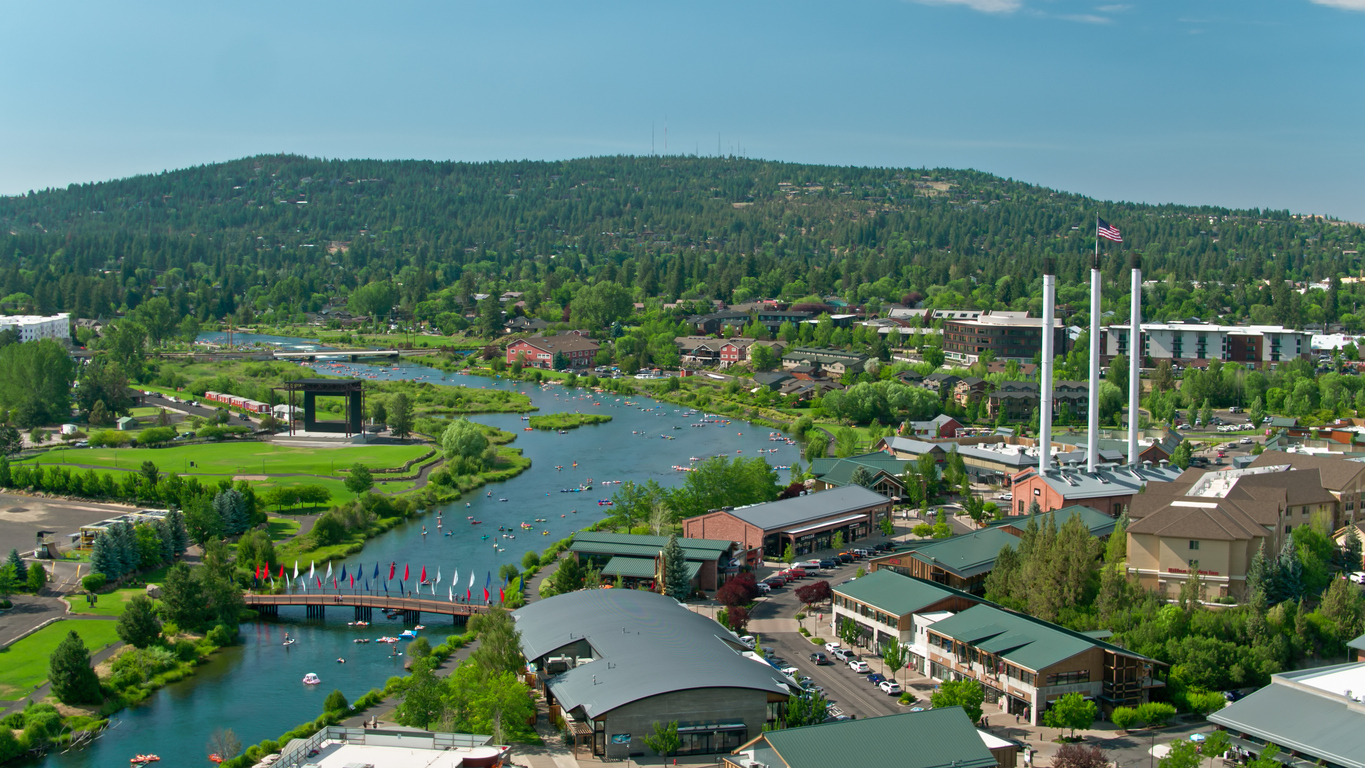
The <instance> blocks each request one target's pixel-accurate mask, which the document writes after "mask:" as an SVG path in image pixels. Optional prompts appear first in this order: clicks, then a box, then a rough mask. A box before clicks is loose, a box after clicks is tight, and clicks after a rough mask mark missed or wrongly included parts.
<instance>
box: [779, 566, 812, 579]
mask: <svg viewBox="0 0 1365 768" xmlns="http://www.w3.org/2000/svg"><path fill="white" fill-rule="evenodd" d="M783 573H786V574H787V575H788V576H791V577H792V578H793V579H804V578H806V571H805V569H804V568H788V569H787V570H785V571H783Z"/></svg>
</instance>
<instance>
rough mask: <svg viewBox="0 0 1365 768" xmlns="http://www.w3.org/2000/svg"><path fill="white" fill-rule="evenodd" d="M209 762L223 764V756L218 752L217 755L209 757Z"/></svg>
mask: <svg viewBox="0 0 1365 768" xmlns="http://www.w3.org/2000/svg"><path fill="white" fill-rule="evenodd" d="M209 762H210V763H221V762H223V756H222V755H220V754H218V753H217V752H215V753H213V754H211V755H209Z"/></svg>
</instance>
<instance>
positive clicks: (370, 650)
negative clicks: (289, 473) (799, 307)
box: [42, 337, 798, 768]
mask: <svg viewBox="0 0 1365 768" xmlns="http://www.w3.org/2000/svg"><path fill="white" fill-rule="evenodd" d="M201 338H202V337H201ZM261 340H262V341H270V342H279V343H284V344H288V345H294V344H299V343H306V342H305V341H304V340H300V339H286V338H283V337H264V338H262V339H261ZM317 370H320V371H324V372H327V373H334V372H336V369H332V368H329V367H325V366H324V365H323V364H318V366H317ZM346 371H359V372H362V373H364V374H367V375H373V376H376V377H378V378H381V379H418V380H423V381H431V382H433V383H438V384H440V383H449V384H458V385H464V386H467V387H471V388H479V387H496V388H500V389H515V390H517V391H520V392H524V393H526V394H527V395H529V396H530V397H531V401H532V403H534V404H535V405H536V406H537V407H539V409H540V410H539V411H537V413H557V412H563V411H582V412H584V413H606V414H610V415H611V416H612V417H613V420H612V421H611V422H608V423H606V424H599V425H590V426H585V427H580V428H578V429H573V430H568V431H567V432H566V433H565V434H562V435H561V434H558V433H555V432H545V431H539V430H536V431H532V432H526V431H523V427H524V426H525V422H523V421H522V420H521V416H520V415H519V414H493V415H483V416H475V417H473V418H474V419H475V420H477V421H480V422H483V423H485V424H490V425H492V426H495V427H498V428H500V429H505V430H508V431H511V432H515V433H516V435H517V439H516V441H515V442H514V443H513V444H512V445H513V446H514V447H517V448H520V449H521V450H522V452H523V454H524V455H525V456H527V457H529V458H530V459H531V460H532V465H531V469H529V470H528V471H526V472H524V473H522V474H521V475H519V476H518V477H515V478H513V479H511V480H509V481H507V482H505V483H498V484H492V485H489V486H486V487H485V488H484V489H483V490H482V491H479V492H476V493H475V494H472V495H470V496H467V497H465V498H464V499H461V500H460V501H459V502H456V503H454V504H451V505H448V506H446V507H443V508H441V509H438V510H431V511H429V512H427V513H426V514H424V515H423V516H421V517H417V518H414V519H413V520H412V521H411V522H409V523H405V524H404V525H401V526H399V527H398V528H395V529H394V530H392V531H389V532H388V533H386V534H384V535H382V536H380V537H378V538H375V539H372V540H371V541H369V542H367V543H366V545H365V549H364V551H363V552H361V553H360V554H359V555H356V556H354V557H352V558H350V560H349V561H348V563H349V564H350V565H351V567H352V568H354V567H355V565H356V564H360V563H363V564H364V565H365V570H366V572H372V571H373V567H374V564H375V562H376V561H377V562H382V563H389V562H397V563H398V566H399V570H400V571H401V569H402V567H403V565H404V564H411V566H412V569H413V574H414V577H415V575H416V573H417V572H418V571H420V569H421V567H422V566H423V565H425V566H426V568H427V571H428V574H429V575H434V574H435V572H436V570H437V569H438V568H439V569H440V571H441V576H442V579H443V581H442V582H441V587H440V591H441V593H442V594H444V593H445V592H446V586H447V585H448V584H449V583H450V580H451V577H452V576H454V575H455V572H456V571H458V573H459V578H460V583H461V585H462V586H464V587H466V588H467V587H468V586H469V577H470V574H474V576H475V585H474V588H473V589H474V591H475V593H476V594H479V593H481V592H482V589H483V584H484V581H485V579H486V578H487V577H488V575H489V574H491V575H492V579H493V580H494V585H493V591H494V593H496V590H497V581H496V580H497V570H498V567H499V566H500V565H501V564H503V563H509V562H510V563H516V564H518V565H519V564H520V562H521V558H522V556H523V554H525V553H526V552H527V551H528V550H536V551H537V552H539V551H541V550H543V549H544V548H545V547H546V546H548V545H549V544H551V543H553V542H556V541H558V540H559V539H561V538H563V537H565V536H567V535H569V534H570V533H572V532H573V531H576V530H578V529H580V528H583V527H584V526H586V525H589V524H591V523H593V522H595V521H597V520H600V519H601V518H602V517H604V516H605V515H604V512H606V511H609V509H610V508H608V507H599V506H598V505H597V500H598V499H608V498H610V497H611V494H612V493H613V492H614V491H615V488H616V486H615V485H607V486H604V485H602V483H603V481H608V480H634V481H636V482H643V481H646V480H650V479H654V480H657V481H659V482H660V483H661V484H664V485H676V484H678V483H680V482H681V481H682V478H683V473H681V472H677V471H674V470H673V469H672V466H673V465H684V466H685V465H687V464H688V463H689V459H690V458H691V457H700V458H705V457H709V456H715V455H719V454H726V455H729V456H742V457H753V456H756V455H762V456H764V457H765V458H767V460H768V461H769V463H771V464H774V465H789V464H791V463H792V462H793V461H796V460H797V459H798V449H797V448H796V447H795V446H790V445H787V444H786V443H784V442H772V441H769V439H768V434H769V432H770V430H769V429H768V428H765V427H756V426H753V425H749V424H746V423H743V422H734V423H731V424H730V425H728V426H721V425H718V424H708V425H705V426H703V427H692V426H689V425H690V424H693V423H696V421H697V419H698V417H695V416H693V417H688V418H685V417H684V416H683V413H684V411H685V410H686V409H684V408H682V407H681V406H675V405H673V404H671V403H663V402H658V401H655V400H653V399H651V398H648V397H632V398H624V397H617V396H616V395H609V394H607V393H603V394H601V395H595V394H592V393H588V392H586V391H585V390H570V389H566V388H564V387H561V386H558V385H554V386H546V387H537V386H535V385H534V384H532V383H529V382H513V381H508V380H505V379H492V380H490V379H487V378H482V377H476V376H462V375H458V374H447V373H444V372H442V371H439V370H436V369H433V368H430V367H427V366H423V365H420V364H416V363H411V362H402V363H399V364H397V365H388V366H383V367H380V366H366V365H357V366H353V367H348V368H347V369H345V370H343V371H341V375H345V373H346ZM627 400H629V401H630V402H631V403H634V404H635V405H633V406H632V405H627V404H626V401H627ZM674 426H680V427H682V428H681V429H673V427H674ZM661 435H668V436H670V437H672V438H675V439H671V440H670V439H664V438H663V437H661ZM773 448H776V449H777V450H776V452H774V453H764V454H759V453H758V451H760V450H764V451H766V450H769V449H773ZM575 461H576V462H578V467H577V468H574V467H573V466H572V465H573V463H574V462H575ZM559 465H562V466H563V467H564V469H563V470H556V469H555V467H556V466H559ZM778 474H779V476H780V477H781V478H782V479H784V480H785V479H786V474H787V473H786V472H785V471H779V473H778ZM589 478H591V479H592V480H593V481H594V483H596V485H595V486H594V488H593V490H592V491H589V492H583V493H561V492H560V489H562V488H566V487H573V486H577V485H578V484H579V483H582V482H584V481H586V480H588V479H589ZM489 492H491V494H492V495H491V496H489V495H488V494H489ZM500 499H507V500H506V501H500ZM466 503H467V504H469V505H470V506H469V507H468V508H466V506H465V505H466ZM438 514H440V515H441V517H442V523H443V529H442V530H441V531H439V532H438V530H437V528H436V523H437V515H438ZM471 515H472V516H473V517H474V519H477V520H481V521H482V524H481V525H478V526H471V525H468V524H467V522H466V518H467V517H468V516H471ZM536 518H543V519H545V520H546V521H547V522H546V523H544V524H536V530H534V531H521V530H520V529H519V528H517V525H518V524H519V523H521V522H523V521H525V522H532V521H534V520H535V519H536ZM500 525H502V526H506V527H508V528H511V529H514V530H516V533H515V534H514V535H515V537H516V538H515V539H498V538H497V537H498V531H497V528H498V526H500ZM423 526H425V528H426V530H427V535H426V536H423V535H422V530H423ZM542 530H544V531H547V532H548V533H547V534H545V535H542V534H541V531H542ZM446 531H450V532H451V533H452V535H451V536H445V535H444V533H445V532H446ZM485 535H487V536H488V537H489V538H488V539H486V540H485V539H483V538H481V537H482V536H485ZM495 540H497V541H499V542H500V543H501V546H502V548H503V551H501V552H498V551H495V549H494V541H495ZM291 565H292V564H291ZM303 568H304V569H306V568H307V563H304V564H303ZM479 596H480V597H481V594H479ZM352 618H353V617H352V615H351V613H350V612H349V611H347V610H334V611H332V612H330V613H329V614H328V615H327V618H326V619H325V620H318V619H305V618H304V617H303V609H302V608H297V609H287V608H286V609H281V611H280V618H279V619H278V620H272V621H268V622H266V621H263V622H257V623H250V624H243V625H242V639H243V641H244V642H243V643H242V644H241V645H238V646H235V647H232V648H228V649H225V650H223V651H221V652H220V653H219V654H218V655H217V656H215V657H214V659H213V660H212V661H210V662H209V663H208V664H206V665H205V666H203V667H200V669H199V671H198V674H196V675H195V676H194V677H191V678H189V679H187V680H185V681H182V682H180V683H176V684H173V685H170V686H167V687H166V688H163V689H161V690H160V691H157V692H156V693H154V694H153V695H152V696H150V697H149V698H148V699H147V700H146V701H145V702H143V703H142V704H140V705H138V706H135V707H132V708H130V709H127V710H124V711H123V712H120V713H118V714H117V715H115V716H114V718H113V723H112V727H111V728H110V729H109V730H107V731H105V732H104V733H103V734H102V735H101V737H100V738H99V739H98V740H97V741H96V742H95V743H94V744H92V745H90V746H87V747H84V748H81V749H75V750H72V751H70V752H68V753H67V754H63V755H56V754H54V755H50V756H49V757H47V758H46V759H45V760H44V761H42V764H43V765H45V766H52V767H53V768H77V767H79V768H95V767H97V766H98V767H100V768H104V767H107V766H115V765H126V764H127V761H128V758H130V757H132V756H133V755H135V754H138V753H142V752H153V753H156V754H158V755H160V756H161V758H162V761H161V763H159V764H158V765H159V766H166V767H167V768H178V767H179V766H187V765H202V766H211V765H212V764H211V763H209V762H207V760H206V759H205V758H206V756H207V754H208V753H207V750H206V749H205V744H206V743H207V741H208V738H209V735H210V733H211V732H212V731H213V730H214V729H215V728H220V727H221V728H231V729H232V730H233V731H234V732H236V734H237V736H238V737H239V738H240V739H241V741H242V744H243V747H244V748H245V747H246V746H249V745H251V744H255V743H257V742H259V741H261V740H263V739H267V738H271V739H273V738H276V737H278V736H279V735H280V734H281V733H283V732H284V731H286V730H288V729H290V728H292V727H293V726H295V725H297V724H299V723H301V722H304V721H305V720H310V719H312V718H315V717H317V716H318V715H319V714H321V712H322V701H323V699H324V698H325V697H326V696H327V694H328V693H329V692H331V691H332V689H333V688H336V689H339V690H341V692H342V693H343V694H345V695H346V698H347V700H348V701H355V700H356V699H358V698H359V697H360V696H361V695H363V694H364V693H365V692H366V691H368V690H370V689H371V688H376V687H382V686H383V684H384V681H385V680H387V679H388V678H389V677H390V676H393V675H397V674H402V667H401V663H400V662H401V660H396V659H393V658H391V657H390V656H389V653H390V648H389V646H386V645H382V644H377V643H373V642H371V643H369V644H366V645H357V644H355V643H353V642H352V640H354V639H355V638H357V637H367V638H370V639H371V640H373V639H374V638H376V637H379V636H380V635H384V634H397V630H398V628H399V625H398V623H397V622H387V621H385V620H384V619H383V618H382V616H381V615H380V614H378V613H376V614H375V621H374V624H373V625H372V626H370V627H368V628H365V629H361V628H355V627H349V626H347V625H346V622H347V621H348V620H350V619H352ZM424 622H425V624H426V626H427V629H426V630H425V633H424V634H426V635H427V636H428V637H429V638H430V640H431V643H432V645H436V644H438V643H439V642H440V641H441V640H442V639H444V638H445V636H446V635H447V634H451V633H452V632H454V631H456V630H455V629H454V628H453V627H452V625H451V620H450V619H449V618H448V617H438V616H430V617H427V618H426V619H424ZM286 631H287V632H289V634H290V635H291V637H297V639H298V642H297V643H295V644H294V645H292V646H290V647H288V648H285V647H284V646H282V645H281V641H282V639H283V633H284V632H286ZM400 650H401V646H400ZM338 658H345V659H346V663H344V664H340V663H338V662H337V659H338ZM308 672H314V673H316V674H317V675H318V676H319V677H321V678H322V684H321V685H317V686H308V685H304V684H303V683H302V682H301V680H302V678H303V676H304V674H306V673H308Z"/></svg>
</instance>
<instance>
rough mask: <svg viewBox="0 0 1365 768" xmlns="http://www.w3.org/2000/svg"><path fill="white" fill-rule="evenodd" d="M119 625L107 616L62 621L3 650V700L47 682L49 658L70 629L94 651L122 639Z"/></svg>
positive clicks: (0, 683) (0, 673) (0, 668)
mask: <svg viewBox="0 0 1365 768" xmlns="http://www.w3.org/2000/svg"><path fill="white" fill-rule="evenodd" d="M106 598H107V596H106ZM106 598H101V599H102V600H103V599H106ZM116 625H117V622H113V621H108V620H103V619H68V620H65V621H58V622H56V623H54V624H49V625H48V626H46V627H43V628H42V629H40V630H38V631H37V632H34V633H33V634H31V635H29V636H28V637H26V638H24V639H22V640H20V641H18V642H17V643H14V644H13V645H11V646H9V647H8V648H5V649H3V650H0V699H6V700H9V701H13V700H16V699H22V698H23V697H25V696H27V695H29V694H30V693H32V692H33V690H34V689H36V688H38V687H39V686H41V685H42V684H43V683H44V682H46V680H47V660H48V657H49V656H51V655H52V652H53V651H55V650H56V649H57V644H58V643H60V642H61V641H62V640H63V639H64V638H65V637H66V635H67V633H68V632H71V631H75V632H77V633H79V634H80V636H81V640H83V641H85V647H86V648H87V649H89V651H90V653H91V654H94V653H95V652H96V651H99V650H100V649H102V648H105V647H107V646H109V645H112V644H113V643H116V642H118V633H117V632H116V631H115V626H116Z"/></svg>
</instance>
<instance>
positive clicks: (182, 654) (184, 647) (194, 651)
mask: <svg viewBox="0 0 1365 768" xmlns="http://www.w3.org/2000/svg"><path fill="white" fill-rule="evenodd" d="M163 629H164V626H163ZM174 648H175V657H176V658H177V659H180V660H181V661H194V660H195V659H197V658H199V649H198V648H197V647H195V645H194V643H192V642H190V641H189V640H177V641H175V646H174Z"/></svg>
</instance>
